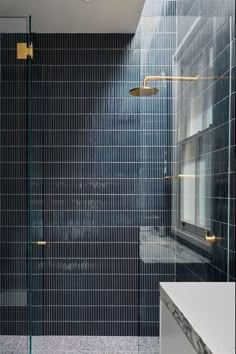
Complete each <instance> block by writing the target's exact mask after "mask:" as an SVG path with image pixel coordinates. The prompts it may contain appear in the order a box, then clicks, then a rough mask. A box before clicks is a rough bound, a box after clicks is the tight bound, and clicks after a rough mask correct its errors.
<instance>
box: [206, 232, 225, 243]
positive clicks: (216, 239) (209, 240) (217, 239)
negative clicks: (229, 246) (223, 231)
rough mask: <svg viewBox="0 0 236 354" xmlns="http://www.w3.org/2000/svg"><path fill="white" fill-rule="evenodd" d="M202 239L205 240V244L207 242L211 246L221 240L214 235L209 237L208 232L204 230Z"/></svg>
mask: <svg viewBox="0 0 236 354" xmlns="http://www.w3.org/2000/svg"><path fill="white" fill-rule="evenodd" d="M204 237H205V240H206V241H207V242H209V243H210V244H211V245H214V244H216V243H217V242H219V241H220V240H221V239H222V238H221V237H217V236H215V235H209V232H208V230H205V233H204Z"/></svg>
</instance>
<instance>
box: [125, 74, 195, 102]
mask: <svg viewBox="0 0 236 354" xmlns="http://www.w3.org/2000/svg"><path fill="white" fill-rule="evenodd" d="M198 80H199V76H162V75H161V76H146V77H145V78H144V80H143V86H141V87H135V88H133V89H131V90H129V93H130V95H132V96H138V97H146V96H153V95H156V94H157V93H159V90H158V89H157V88H155V87H150V86H147V82H148V81H195V82H196V81H198Z"/></svg>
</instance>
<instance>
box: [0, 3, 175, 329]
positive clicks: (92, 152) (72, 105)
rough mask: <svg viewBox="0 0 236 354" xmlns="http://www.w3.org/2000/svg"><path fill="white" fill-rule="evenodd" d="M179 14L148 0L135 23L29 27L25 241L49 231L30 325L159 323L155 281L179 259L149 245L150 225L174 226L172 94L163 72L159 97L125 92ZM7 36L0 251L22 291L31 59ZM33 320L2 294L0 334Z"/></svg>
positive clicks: (37, 266)
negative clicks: (130, 27) (123, 27)
mask: <svg viewBox="0 0 236 354" xmlns="http://www.w3.org/2000/svg"><path fill="white" fill-rule="evenodd" d="M161 15H162V16H163V17H162V18H161V17H160V16H161ZM174 15H175V4H174V2H169V3H165V2H155V3H152V2H151V1H150V2H147V3H146V6H145V8H144V11H143V14H142V18H141V20H140V24H139V28H138V30H137V32H136V34H34V35H33V43H34V47H35V59H34V62H33V101H32V108H33V114H32V124H33V127H32V128H33V132H32V134H33V135H32V160H33V162H32V165H31V168H32V173H33V211H32V216H33V240H34V241H37V240H45V241H46V242H47V244H46V246H42V247H39V246H36V245H35V244H34V246H33V284H32V299H33V307H32V309H31V310H32V318H33V334H36V335H40V334H45V335H52V334H55V335H60V334H61V335H158V332H159V281H163V280H166V281H168V280H169V281H170V280H174V278H175V265H174V257H173V254H172V252H170V254H169V252H168V250H167V251H166V252H165V254H161V255H159V257H157V256H155V258H154V257H153V255H152V248H153V247H155V246H156V247H158V240H157V241H155V242H153V239H152V238H151V237H152V236H151V234H152V233H153V232H156V233H157V234H158V233H159V232H162V233H165V234H168V230H169V227H170V190H169V189H168V185H167V184H166V183H165V180H164V179H163V178H164V176H165V175H166V174H168V172H169V168H170V165H171V162H172V161H171V158H172V157H171V156H172V155H171V154H170V148H171V146H172V144H171V134H170V133H171V132H172V125H171V121H172V118H173V116H172V100H173V98H172V92H171V86H170V85H165V84H162V85H161V87H160V88H161V91H160V95H159V97H153V98H141V99H139V98H134V97H131V96H129V94H128V91H129V89H130V88H132V87H136V86H138V85H139V84H140V81H142V80H143V78H144V76H145V75H147V74H148V75H152V74H161V73H163V72H164V73H165V74H166V75H169V74H170V75H171V73H172V54H173V51H174V50H175V37H176V33H175V17H174ZM1 39H2V41H1V43H2V51H1V53H2V54H1V55H2V63H1V64H2V67H1V70H2V116H1V117H2V122H3V123H2V124H3V125H2V128H4V129H3V130H2V134H1V137H2V147H1V156H2V160H1V161H2V166H1V167H2V169H1V171H2V183H1V193H2V194H3V195H4V193H3V191H5V194H6V198H5V199H2V210H1V218H2V227H1V230H2V232H4V235H5V236H4V237H5V238H6V244H5V245H3V247H2V252H3V255H4V253H5V252H6V249H7V250H9V252H12V254H10V255H9V256H6V255H4V256H3V258H2V259H3V262H7V261H8V262H9V263H10V264H11V265H12V266H13V267H14V269H16V268H17V272H18V273H21V275H19V274H17V276H16V277H15V275H11V274H10V273H11V269H10V266H9V265H8V264H7V265H6V273H8V275H7V283H6V289H8V286H9V283H8V280H9V279H10V278H11V277H13V286H12V287H13V289H16V288H17V287H14V286H15V283H14V281H15V280H16V279H17V281H19V279H21V281H22V283H21V285H20V287H19V288H20V290H23V289H25V286H23V285H22V284H24V282H25V283H26V284H28V274H27V271H26V269H27V270H28V264H27V257H28V253H27V252H28V251H27V242H26V241H27V237H28V236H27V230H28V228H27V225H28V219H27V215H28V213H27V208H28V202H27V190H28V189H27V188H28V180H27V176H28V169H29V166H30V165H29V163H28V155H27V154H28V131H27V128H28V127H27V115H26V113H27V69H26V66H25V64H23V63H19V62H17V61H16V59H15V54H16V53H15V45H16V42H17V40H19V37H18V36H16V35H2V37H1ZM4 48H5V49H6V50H4ZM8 98H10V99H8ZM3 156H4V160H3ZM16 166H17V167H16ZM18 166H19V168H18ZM19 194H20V198H18V195H19ZM16 210H17V211H16ZM150 238H151V240H152V242H148V241H150ZM9 240H12V241H13V242H15V244H14V245H13V244H11V245H10V244H9V242H10V241H9ZM22 242H26V243H25V244H23V245H22ZM150 244H151V248H150ZM25 267H26V268H25ZM26 288H27V286H26ZM28 295H29V293H28ZM28 318H29V316H28V313H27V307H26V306H21V307H20V306H17V307H16V306H5V307H4V311H3V312H2V323H3V326H2V332H3V333H4V334H27V333H28V328H27V323H28V322H27V321H28ZM22 324H23V325H22Z"/></svg>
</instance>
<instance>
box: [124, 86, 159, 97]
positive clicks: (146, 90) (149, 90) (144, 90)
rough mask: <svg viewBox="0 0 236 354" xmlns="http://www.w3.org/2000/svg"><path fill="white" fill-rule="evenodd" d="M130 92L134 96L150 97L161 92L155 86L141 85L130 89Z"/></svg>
mask: <svg viewBox="0 0 236 354" xmlns="http://www.w3.org/2000/svg"><path fill="white" fill-rule="evenodd" d="M129 93H130V95H132V96H138V97H148V96H154V95H156V94H157V93H159V90H158V89H157V88H155V87H148V86H141V87H135V88H133V89H131V90H129Z"/></svg>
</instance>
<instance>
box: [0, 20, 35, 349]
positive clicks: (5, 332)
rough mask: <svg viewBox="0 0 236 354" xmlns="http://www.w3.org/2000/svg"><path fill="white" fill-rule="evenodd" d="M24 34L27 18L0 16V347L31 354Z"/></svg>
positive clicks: (28, 103)
mask: <svg viewBox="0 0 236 354" xmlns="http://www.w3.org/2000/svg"><path fill="white" fill-rule="evenodd" d="M29 33H30V18H28V17H0V98H1V99H0V112H1V113H0V164H1V165H0V174H1V179H0V181H1V182H0V252H1V258H0V259H1V266H0V274H1V275H0V276H1V288H0V306H1V324H0V343H1V344H0V347H1V352H4V353H5V352H11V353H29V352H31V334H32V333H31V315H30V313H31V311H30V310H31V298H32V296H31V294H32V292H31V278H32V277H31V263H32V262H31V261H32V257H31V248H32V242H31V227H30V225H31V222H30V214H31V213H30V209H31V205H30V199H31V197H30V180H31V177H30V174H29V173H30V161H29V159H30V151H31V146H30V144H31V143H30V120H31V97H30V88H31V59H29V58H28V55H27V53H26V58H25V59H24V60H23V57H24V55H25V52H24V49H25V48H27V47H28V46H29V43H30V42H31V39H30V36H29ZM19 43H21V44H20V46H21V47H19V46H18V44H19ZM24 46H25V47H24ZM17 48H18V49H17ZM27 51H28V49H26V52H27Z"/></svg>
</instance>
